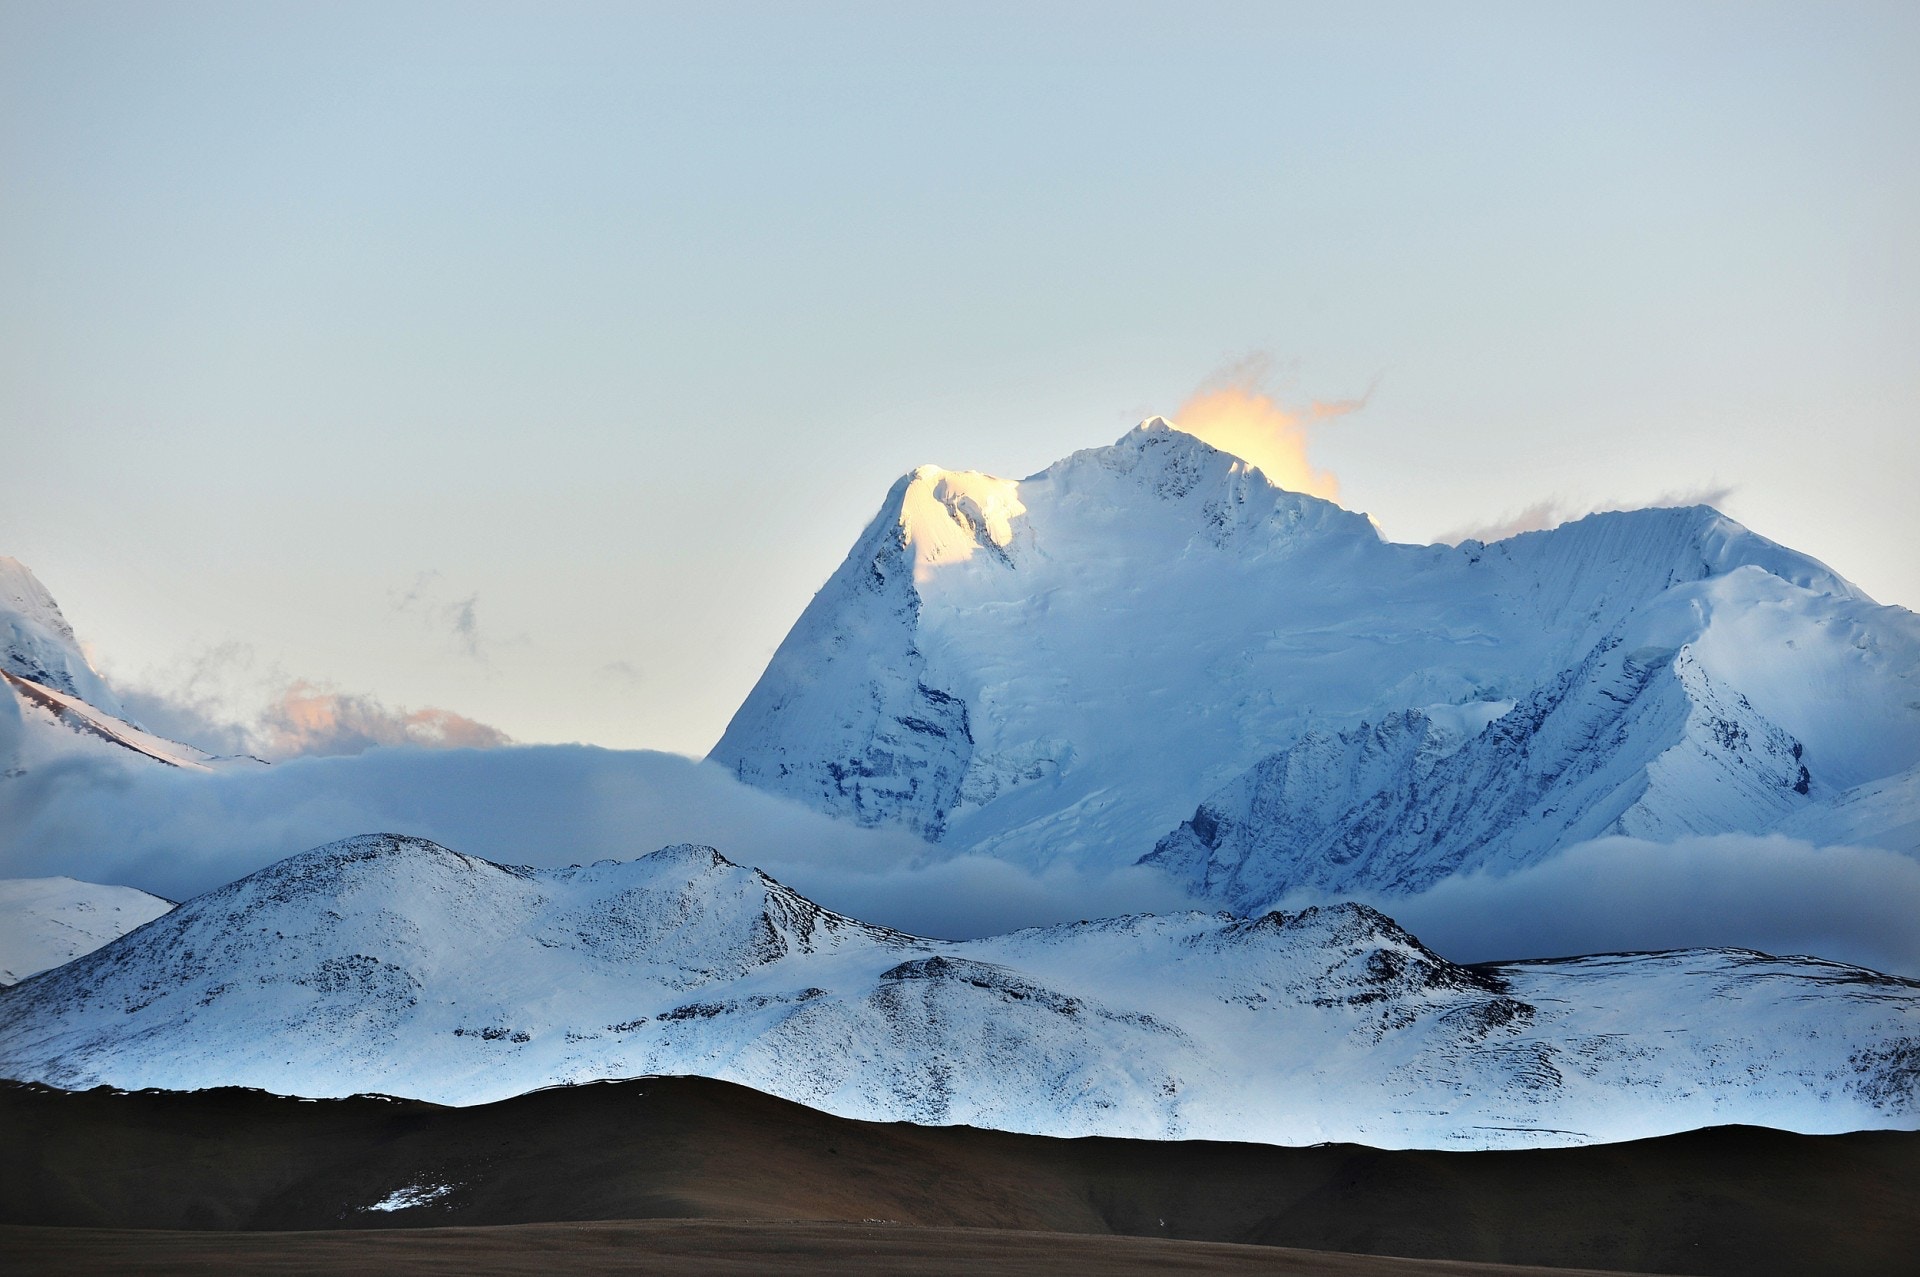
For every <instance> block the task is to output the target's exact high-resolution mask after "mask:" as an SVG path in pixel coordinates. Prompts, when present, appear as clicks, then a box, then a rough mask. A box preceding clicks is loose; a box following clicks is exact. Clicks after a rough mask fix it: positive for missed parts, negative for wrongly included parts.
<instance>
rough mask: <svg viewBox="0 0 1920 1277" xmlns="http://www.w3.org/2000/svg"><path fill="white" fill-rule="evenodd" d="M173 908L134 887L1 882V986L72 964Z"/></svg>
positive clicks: (62, 881) (54, 881)
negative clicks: (64, 963)
mask: <svg viewBox="0 0 1920 1277" xmlns="http://www.w3.org/2000/svg"><path fill="white" fill-rule="evenodd" d="M171 908H173V902H172V901H170V900H162V899H161V898H160V897H158V896H150V895H148V894H147V893H146V892H144V891H136V890H134V889H133V888H132V887H109V886H103V885H102V884H100V883H97V882H76V881H74V880H73V879H72V878H0V985H5V984H14V983H16V982H18V981H20V980H24V979H26V978H27V977H28V976H30V975H34V974H36V973H37V972H41V971H45V970H48V969H49V968H51V967H57V966H59V965H60V964H61V963H63V962H71V961H72V960H73V959H75V958H77V957H79V956H80V955H81V954H83V953H91V952H92V951H93V950H95V949H98V948H99V947H100V946H101V945H103V944H105V943H107V941H109V940H117V939H119V938H120V937H121V936H123V935H125V934H127V932H129V931H132V930H133V929H134V928H135V927H138V926H141V925H143V924H145V923H148V922H152V921H153V920H154V919H155V918H158V917H159V916H160V915H161V914H163V913H165V912H167V910H169V909H171Z"/></svg>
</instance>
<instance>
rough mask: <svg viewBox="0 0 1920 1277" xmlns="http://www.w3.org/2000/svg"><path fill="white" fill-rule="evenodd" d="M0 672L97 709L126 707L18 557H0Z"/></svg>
mask: <svg viewBox="0 0 1920 1277" xmlns="http://www.w3.org/2000/svg"><path fill="white" fill-rule="evenodd" d="M0 671H3V672H5V673H7V674H11V675H14V676H15V677H17V678H22V679H26V680H27V681H29V682H31V683H35V684H37V685H39V686H41V687H44V688H47V689H49V690H51V691H55V692H59V693H62V694H63V695H66V696H69V697H73V698H76V699H78V700H83V701H85V702H87V703H88V704H89V705H92V706H93V707H94V708H95V709H97V710H100V711H101V712H102V713H106V714H111V715H113V716H115V717H117V718H124V717H125V716H126V710H125V709H124V708H123V707H122V706H121V704H120V699H119V697H117V696H115V695H114V694H113V689H112V688H110V687H108V686H107V684H106V680H105V679H103V678H101V677H100V675H99V674H98V673H97V672H96V671H95V670H94V668H93V665H92V663H91V662H89V661H88V660H87V657H86V653H84V652H82V651H81V650H80V641H79V640H78V639H77V638H75V637H74V634H73V627H72V626H71V625H68V624H67V618H66V617H64V616H62V615H61V614H60V605H59V604H57V603H55V602H54V601H53V595H51V594H49V593H47V587H46V586H44V585H42V584H40V581H39V578H37V577H35V576H34V574H33V573H32V572H31V571H29V570H28V569H27V566H26V564H24V563H22V562H20V561H19V560H18V559H10V558H5V557H0Z"/></svg>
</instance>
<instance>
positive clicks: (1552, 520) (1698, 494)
mask: <svg viewBox="0 0 1920 1277" xmlns="http://www.w3.org/2000/svg"><path fill="white" fill-rule="evenodd" d="M1732 495H1733V486H1732V485H1731V484H1719V483H1716V484H1705V485H1702V486H1699V487H1694V488H1675V489H1669V490H1668V491H1666V492H1662V493H1661V494H1660V495H1659V496H1657V497H1654V498H1653V499H1652V500H1651V501H1598V502H1591V503H1589V502H1582V501H1575V500H1572V499H1570V498H1567V497H1559V496H1554V497H1545V498H1543V499H1541V500H1539V501H1535V502H1534V503H1533V504H1531V505H1528V506H1523V507H1522V508H1520V509H1518V510H1510V511H1508V512H1507V513H1506V514H1503V515H1501V516H1500V517H1499V518H1497V519H1494V520H1492V521H1490V522H1487V523H1474V524H1466V525H1464V526H1462V527H1458V528H1455V529H1453V531H1451V532H1445V533H1442V534H1441V535H1440V536H1438V537H1436V538H1434V539H1435V540H1436V541H1438V542H1441V543H1444V544H1446V545H1458V544H1460V543H1461V542H1462V541H1487V542H1493V541H1504V540H1506V539H1507V538H1508V537H1515V536H1519V535H1520V534H1521V533H1522V532H1543V531H1545V530H1546V529H1548V528H1557V527H1559V526H1560V525H1561V524H1563V523H1571V522H1572V521H1573V520H1575V519H1579V518H1584V517H1585V516H1587V515H1589V514H1596V513H1598V512H1599V511H1602V510H1658V509H1663V508H1667V507H1671V506H1688V505H1708V506H1712V507H1713V508H1714V509H1716V510H1718V509H1720V508H1721V507H1722V506H1724V505H1725V504H1726V502H1727V498H1728V497H1731V496H1732Z"/></svg>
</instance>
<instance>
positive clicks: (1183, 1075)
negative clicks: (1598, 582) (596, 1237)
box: [0, 835, 1920, 1148]
mask: <svg viewBox="0 0 1920 1277" xmlns="http://www.w3.org/2000/svg"><path fill="white" fill-rule="evenodd" d="M1916 1041H1920V986H1917V985H1915V984H1914V983H1912V982H1908V981H1902V980H1895V979H1890V978H1887V977H1883V976H1877V975H1875V974H1873V973H1871V972H1866V971H1861V970H1859V969H1857V968H1851V967H1841V966H1837V965H1834V964H1830V963H1822V962H1818V961H1813V960H1808V959H1774V958H1767V957H1763V956H1761V955H1757V954H1751V953H1744V952H1735V951H1700V952H1688V953H1678V954H1659V955H1628V956H1620V957H1612V958H1597V959H1576V960H1568V961H1560V962H1550V963H1534V964H1520V965H1509V966H1504V967H1493V968H1463V967H1459V966H1456V965H1454V964H1452V963H1449V962H1447V961H1446V960H1444V959H1442V958H1440V957H1438V956H1437V955H1435V954H1433V953H1432V952H1430V951H1429V950H1427V949H1426V948H1425V947H1424V946H1422V945H1421V944H1420V943H1419V941H1418V940H1416V939H1415V938H1414V937H1412V936H1410V935H1408V934H1407V933H1406V932H1404V931H1403V930H1401V929H1400V928H1399V927H1397V926H1396V925H1394V923H1393V922H1392V921H1391V920H1390V919H1388V918H1386V917H1384V916H1383V915H1381V914H1379V913H1377V912H1375V911H1373V910H1371V909H1368V908H1365V907H1363V906H1359V905H1338V906H1331V907H1326V908H1318V909H1309V910H1306V911H1304V912H1302V913H1298V914H1279V913H1274V914H1268V915H1266V916H1264V917H1261V918H1259V919H1245V918H1236V917H1233V916H1231V915H1228V914H1205V913H1188V914H1180V915H1172V916H1160V917H1154V916H1142V917H1133V918H1121V919H1113V920H1108V921H1103V922H1092V923H1080V924H1076V925H1071V926H1062V927H1050V928H1044V929H1038V930H1031V931H1023V932H1017V933H1014V934H1011V935H1006V936H999V937H994V938H991V939H986V940H978V941H970V942H965V943H947V942H939V941H930V940H922V939H916V938H914V937H911V936H905V935H901V934H899V933H897V932H892V931H887V930H885V929H882V928H876V927H870V926H866V925H864V924H861V923H859V922H856V921H854V920H852V919H849V918H845V917H841V916H839V915H836V914H832V913H829V912H828V911H826V910H823V909H821V908H819V907H818V906H815V905H813V904H812V903H810V902H808V901H806V900H805V899H803V898H801V897H799V896H797V895H795V894H794V893H792V892H791V891H788V890H787V889H786V888H784V887H782V886H780V885H779V884H778V883H776V882H774V881H772V880H771V879H769V878H767V877H765V876H764V875H762V874H759V873H757V872H755V871H752V870H748V869H743V868H740V867H738V866H736V865H733V864H730V863H729V862H727V861H726V860H725V859H724V858H722V857H721V856H719V855H718V854H717V853H715V852H713V851H711V850H709V849H706V848H697V847H685V846H683V847H673V848H668V849H666V850H664V851H661V852H658V853H655V854H654V855H651V856H646V857H642V858H641V859H639V860H636V861H631V862H625V863H615V862H603V863H601V864H597V865H593V866H590V867H587V868H583V869H572V870H562V871H535V870H529V869H515V868H510V867H505V866H501V865H495V864H491V863H488V862H486V861H481V860H475V859H473V858H471V857H467V856H462V855H459V854H458V853H455V852H452V851H449V850H447V849H445V848H443V847H439V846H436V845H434V844H432V843H428V842H424V841H421V840H418V839H409V838H400V837H394V836H389V835H382V836H377V837H370V838H359V839H351V840H348V841H346V842H342V843H336V844H333V845H331V846H328V847H324V848H321V849H320V850H318V851H315V852H310V853H307V854H306V855H303V856H297V857H294V858H292V859H290V860H287V861H283V862H281V863H279V864H277V865H274V866H272V867H270V868H268V869H266V870H263V871H261V872H260V873H257V874H254V875H252V876H251V877H248V878H245V879H242V880H240V881H239V882H237V883H233V884H231V885H229V886H227V887H224V888H222V889H220V890H219V891H215V892H212V893H209V894H208V895H206V896H202V897H200V898H199V899H197V900H194V901H190V902H188V903H187V904H186V905H183V906H181V907H180V908H179V909H178V910H176V911H174V912H173V913H170V914H168V915H166V916H164V917H162V918H160V919H158V920H157V921H155V922H153V923H150V924H149V925H147V926H146V927H144V928H142V929H141V930H139V931H137V932H134V933H133V934H131V935H128V936H125V937H123V938H121V939H120V940H118V941H116V942H114V943H113V944H110V945H108V946H107V947H105V948H103V949H101V950H98V951H97V952H94V953H92V954H88V955H86V956H85V957H82V958H79V959H78V960H76V961H74V962H71V963H69V964H67V965H66V966H64V967H60V968H58V969H56V970H53V971H49V972H45V973H43V974H42V975H40V976H37V977H35V978H33V979H31V980H28V981H25V982H24V983H22V984H20V985H18V986H16V987H14V988H12V989H9V990H7V991H5V992H4V993H0V1074H4V1075H6V1076H11V1077H17V1078H25V1079H36V1080H42V1081H48V1082H52V1083H55V1084H58V1085H65V1086H86V1085H93V1084H96V1083H108V1084H111V1085H116V1086H124V1087H144V1086H164V1087H174V1088H192V1087H202V1086H212V1085H229V1084H231V1085H247V1086H258V1087H263V1088H266V1089H268V1090H273V1091H278V1092H283V1093H291V1094H301V1095H316V1096H318V1095H340V1094H346V1093H351V1092H355V1091H363V1090H376V1091H386V1092H392V1093H400V1094H408V1095H414V1096H420V1097H423V1098H427V1099H434V1100H441V1101H448V1102H454V1103H471V1102H479V1101H484V1100H490V1099H495V1098H499V1097H503V1096H506V1095H511V1094H515V1093H517V1092H520V1091H524V1090H527V1089H529V1088H532V1087H536V1086H542V1085H548V1084H553V1083H563V1082H577V1081H584V1080H588V1079H593V1078H603V1077H619V1076H631V1075H636V1074H644V1073H689V1074H697V1075H704V1076H711V1077H718V1078H723V1079H727V1080H731V1081H737V1082H742V1083H745V1084H747V1085H750V1086H754V1087H758V1088H760V1089H763V1090H767V1091H770V1092H772V1093H775V1094H778V1095H782V1096H786V1097H787V1098H790V1099H794V1100H798V1101H800V1102H803V1103H807V1104H811V1105H815V1106H817V1107H820V1108H823V1109H826V1110H828V1111H830V1112H834V1113H839V1114H843V1115H846V1116H852V1117H860V1118H869V1119H878V1120H912V1121H919V1122H932V1123H953V1122H964V1123H970V1124H976V1125H982V1126H989V1127H998V1128H1003V1129H1010V1130H1024V1131H1033V1132H1038V1133H1044V1134H1054V1135H1093V1134H1104V1135H1130V1136H1150V1137H1174V1136H1188V1137H1207V1138H1221V1139H1239V1140H1259V1141H1267V1142H1276V1143H1309V1142H1314V1141H1318V1140H1328V1139H1342V1140H1359V1141H1363V1142H1368V1143H1373V1144H1380V1145H1396V1146H1431V1147H1468V1148H1477V1147H1525V1146H1531V1145H1539V1144H1564V1143H1579V1142H1583V1141H1589V1140H1611V1139H1627V1138H1633V1137H1637V1136H1644V1135H1652V1134H1658V1133H1664V1132H1670V1131H1675V1130H1682V1129H1687V1128H1691V1127H1697V1126H1702V1125H1708V1124H1713V1123H1722V1122H1752V1123H1757V1124H1764V1125H1772V1126H1781V1127H1786V1128H1788V1129H1795V1130H1804V1131H1832V1130H1843V1129H1856V1128H1860V1127H1884V1126H1914V1125H1920V1095H1916V1083H1917V1080H1920V1072H1917V1071H1916V1068H1915V1058H1916V1056H1915V1052H1916V1050H1917V1049H1920V1047H1916Z"/></svg>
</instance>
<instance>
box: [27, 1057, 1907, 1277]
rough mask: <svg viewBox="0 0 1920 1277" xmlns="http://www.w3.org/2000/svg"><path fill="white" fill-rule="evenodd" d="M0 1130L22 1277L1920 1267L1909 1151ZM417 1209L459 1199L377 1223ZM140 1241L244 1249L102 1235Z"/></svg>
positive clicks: (697, 1134) (1730, 1132)
mask: <svg viewBox="0 0 1920 1277" xmlns="http://www.w3.org/2000/svg"><path fill="white" fill-rule="evenodd" d="M0 1131H4V1132H5V1139H4V1144H5V1154H4V1156H0V1224H4V1225H26V1226H28V1227H5V1228H3V1229H0V1267H5V1268H9V1269H12V1270H15V1271H46V1272H104V1271H133V1270H138V1271H142V1272H185V1271H190V1270H197V1271H205V1270H206V1269H207V1268H208V1266H209V1265H211V1266H215V1267H225V1268H231V1269H234V1270H248V1271H258V1272H274V1271H280V1272H291V1271H346V1270H349V1269H359V1270H369V1269H373V1270H386V1271H393V1272H408V1273H429V1272H447V1273H454V1272H460V1273H480V1272H525V1271H531V1270H534V1269H538V1268H540V1267H542V1266H543V1265H544V1266H546V1267H563V1268H565V1269H567V1270H570V1271H578V1272H600V1271H615V1270H616V1269H617V1270H619V1271H627V1272H634V1271H638V1272H673V1273H721V1272H751V1271H764V1270H766V1269H768V1268H770V1267H777V1268H780V1269H782V1270H788V1271H794V1272H828V1271H841V1272H844V1271H867V1272H882V1271H885V1272H902V1273H905V1272H966V1271H981V1272H986V1271H992V1272H1023V1271H1032V1272H1041V1271H1045V1272H1047V1273H1048V1274H1049V1277H1056V1275H1057V1274H1059V1273H1060V1272H1062V1271H1111V1272H1125V1271H1149V1270H1152V1271H1162V1272H1167V1271H1171V1272H1181V1271H1191V1272H1241V1271H1254V1270H1255V1269H1256V1268H1257V1269H1258V1270H1260V1271H1267V1272H1280V1273H1290V1272H1325V1273H1355V1274H1359V1273H1369V1274H1371V1273H1380V1274H1414V1273H1440V1272H1456V1273H1470V1272H1484V1271H1488V1270H1487V1268H1486V1266H1487V1265H1490V1264H1525V1265H1538V1266H1549V1267H1555V1268H1561V1269H1565V1268H1584V1269H1605V1270H1618V1271H1632V1272H1658V1273H1696V1274H1723V1273H1724V1274H1770V1273H1779V1274H1788V1273H1793V1274H1798V1273H1809V1272H1821V1273H1859V1274H1869V1273H1872V1274H1884V1273H1895V1272H1904V1271H1911V1268H1910V1267H1909V1265H1911V1264H1913V1262H1914V1256H1915V1255H1920V1133H1912V1132H1865V1133H1859V1134H1853V1135H1837V1136H1802V1135H1789V1134H1784V1133H1781V1132H1778V1131H1766V1130H1758V1129H1753V1128H1745V1127H1724V1128H1719V1129H1716V1130H1710V1131H1699V1132H1694V1133H1691V1134H1687V1135H1677V1136H1669V1137H1666V1138H1664V1139H1657V1140H1642V1141H1637V1142H1634V1143H1629V1144H1614V1145H1605V1146H1601V1147H1596V1148H1583V1149H1560V1150H1540V1151H1530V1152H1509V1153H1439V1152H1389V1151H1382V1150H1378V1149H1370V1148H1364V1147H1359V1146H1356V1145H1329V1146H1325V1147H1320V1148H1306V1149H1285V1148H1270V1147H1266V1146H1262V1145H1252V1144H1224V1143H1210V1142H1203V1141H1189V1142H1180V1143H1161V1142H1153V1141H1140V1140H1112V1139H1081V1140H1058V1139H1046V1138H1042V1137H1039V1136H1026V1135H1010V1134H1006V1133H1004V1132H997V1131H981V1130H974V1129H971V1128H966V1127H916V1126H906V1125H893V1124H874V1123H866V1122H851V1121H847V1120H844V1119H841V1118H835V1117H829V1116H827V1115H826V1114H823V1113H819V1112H816V1111H814V1110H812V1109H808V1108H804V1107H802V1106H800V1105H797V1104H790V1103H787V1102H786V1101H784V1100H777V1099H774V1098H772V1097H771V1096H767V1095H763V1094H760V1093H759V1092H756V1091H750V1090H747V1089H745V1088H742V1087H738V1086H732V1085H729V1084H727V1083H724V1082H714V1081H710V1080H706V1079H699V1078H655V1079H646V1080H641V1081H633V1082H607V1083H598V1084H594V1085H590V1086H581V1087H571V1088H564V1089H556V1090H550V1091H541V1092H536V1093H534V1094H531V1095H524V1096H520V1097H517V1098H515V1099H511V1100H505V1101H502V1102H500V1103H498V1104H489V1105H483V1106H477V1107H474V1108H443V1107H438V1106H435V1105H431V1104H423V1103H420V1102H417V1101H410V1100H390V1099H380V1098H373V1097H360V1098H355V1099H350V1100H328V1101H302V1100H292V1099H285V1098H281V1097H275V1096H269V1095H265V1094H262V1093H259V1092H253V1091H242V1090H216V1091H201V1092H195V1093H190V1094H181V1093H166V1092H140V1093H133V1094H126V1093H115V1092H111V1091H106V1090H99V1091H89V1092H79V1093H68V1092H60V1091H53V1090H49V1089H47V1088H43V1087H37V1086H22V1085H18V1084H12V1083H0ZM416 1185H425V1186H428V1187H430V1188H431V1187H438V1186H449V1187H448V1190H447V1191H446V1192H444V1193H443V1194H442V1195H440V1196H438V1197H437V1198H435V1199H434V1200H432V1201H430V1202H427V1203H425V1204H422V1205H417V1206H413V1207H411V1208H406V1209H400V1210H394V1211H386V1212H382V1211H374V1210H371V1209H369V1208H370V1207H372V1206H373V1205H374V1204H375V1203H377V1202H380V1201H382V1200H383V1199H386V1198H388V1197H389V1195H390V1194H392V1193H394V1192H395V1190H398V1189H402V1188H406V1187H409V1186H416ZM578 1221H620V1222H596V1223H593V1224H591V1225H590V1226H585V1225H581V1224H579V1223H578ZM779 1221H786V1222H779ZM880 1221H884V1223H883V1222H880ZM506 1225H515V1226H518V1227H501V1226H506ZM127 1229H164V1230H227V1231H195V1232H160V1233H144V1234H143V1233H128V1232H123V1231H105V1230H127ZM253 1230H274V1232H273V1235H270V1236H269V1235H262V1234H261V1233H259V1232H257V1231H253ZM331 1230H351V1231H331ZM420 1230H430V1231H420ZM249 1234H251V1235H249ZM1114 1234H1120V1235H1123V1236H1118V1237H1116V1236H1112V1235H1114ZM1163 1241H1179V1242H1186V1243H1231V1244H1227V1245H1217V1244H1216V1245H1184V1246H1172V1247H1169V1246H1166V1245H1162V1244H1161V1243H1162V1242H1163ZM1249 1247H1253V1249H1249ZM1276 1247H1288V1248H1294V1251H1314V1252H1348V1253H1347V1254H1344V1255H1342V1254H1331V1255H1329V1254H1319V1255H1303V1254H1298V1253H1292V1252H1289V1251H1285V1250H1279V1249H1272V1248H1276ZM556 1248H557V1249H556ZM1261 1248H1265V1249H1261ZM1361 1256H1404V1257H1413V1258H1416V1259H1422V1260H1451V1261H1459V1262H1457V1263H1456V1264H1454V1265H1453V1266H1448V1265H1445V1264H1441V1265H1435V1264H1431V1263H1427V1264H1422V1265H1416V1266H1413V1267H1408V1266H1406V1265H1405V1264H1395V1263H1388V1262H1386V1261H1382V1260H1377V1259H1365V1258H1361ZM1289 1265H1291V1266H1289ZM1462 1265H1464V1266H1462Z"/></svg>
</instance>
